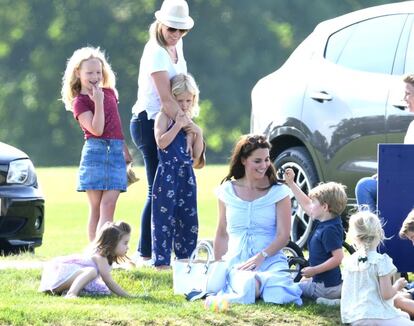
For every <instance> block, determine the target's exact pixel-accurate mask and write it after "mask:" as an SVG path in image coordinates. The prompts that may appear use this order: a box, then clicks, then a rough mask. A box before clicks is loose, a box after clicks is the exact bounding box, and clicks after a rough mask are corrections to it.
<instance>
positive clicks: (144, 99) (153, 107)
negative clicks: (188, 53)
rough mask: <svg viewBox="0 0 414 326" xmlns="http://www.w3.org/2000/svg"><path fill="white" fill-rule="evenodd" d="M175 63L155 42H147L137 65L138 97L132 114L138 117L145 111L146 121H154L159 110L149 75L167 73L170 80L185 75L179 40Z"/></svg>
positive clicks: (181, 45)
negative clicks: (159, 72)
mask: <svg viewBox="0 0 414 326" xmlns="http://www.w3.org/2000/svg"><path fill="white" fill-rule="evenodd" d="M176 50H177V57H178V61H177V63H173V62H172V60H171V58H170V56H169V55H168V52H167V50H166V49H164V48H163V47H162V46H160V45H159V44H158V43H157V41H156V40H152V39H151V40H149V41H148V42H147V44H146V45H145V48H144V51H143V53H142V57H141V61H140V64H139V74H138V96H137V101H136V103H135V104H134V106H133V107H132V113H133V114H135V115H138V114H139V113H140V112H142V111H144V110H146V111H147V114H148V119H154V118H155V116H156V115H157V113H158V112H160V110H161V100H160V97H159V95H158V92H157V89H156V87H155V84H154V81H153V79H152V77H151V74H152V73H154V72H157V71H166V72H168V77H169V78H170V79H171V78H173V77H174V76H176V75H178V74H181V73H183V74H186V73H187V62H186V61H185V59H184V54H183V41H182V39H180V40H179V41H178V43H177V45H176Z"/></svg>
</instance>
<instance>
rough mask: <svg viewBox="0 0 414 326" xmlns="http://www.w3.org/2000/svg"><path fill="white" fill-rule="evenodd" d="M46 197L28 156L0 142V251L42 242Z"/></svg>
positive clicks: (33, 245)
mask: <svg viewBox="0 0 414 326" xmlns="http://www.w3.org/2000/svg"><path fill="white" fill-rule="evenodd" d="M43 232H44V198H43V195H42V192H41V191H40V189H39V186H38V183H37V177H36V172H35V169H34V166H33V163H32V161H31V160H30V159H29V157H28V156H27V155H26V154H25V153H24V152H22V151H21V150H18V149H17V148H15V147H12V146H10V145H7V144H5V143H2V142H0V253H1V254H7V253H10V252H13V253H14V252H18V251H21V250H28V251H33V250H34V248H35V247H38V246H40V245H41V244H42V238H43Z"/></svg>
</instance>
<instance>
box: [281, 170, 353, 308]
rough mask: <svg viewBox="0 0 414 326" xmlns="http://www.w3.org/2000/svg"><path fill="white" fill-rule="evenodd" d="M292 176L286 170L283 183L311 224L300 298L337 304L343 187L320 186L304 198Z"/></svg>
mask: <svg viewBox="0 0 414 326" xmlns="http://www.w3.org/2000/svg"><path fill="white" fill-rule="evenodd" d="M294 178H295V173H294V172H293V170H292V169H290V168H287V169H286V171H285V181H286V184H287V185H288V186H289V188H290V189H291V190H292V192H293V193H294V195H295V197H296V199H297V200H298V202H299V204H300V206H302V208H303V209H304V211H305V212H306V214H307V215H309V216H310V217H311V218H312V220H313V221H314V223H315V226H314V228H313V231H312V233H311V234H310V235H309V238H308V243H307V245H308V250H309V267H305V268H303V269H302V276H303V278H302V280H301V282H300V287H301V288H302V292H303V293H302V295H303V296H304V297H308V298H311V299H314V300H316V302H317V303H323V304H330V305H332V304H339V302H340V300H338V299H340V297H341V288H342V276H341V270H340V268H339V265H340V264H341V261H342V258H343V256H344V253H343V250H342V242H343V236H344V229H343V227H342V221H341V217H340V214H341V213H342V212H343V211H344V209H345V207H346V203H347V200H348V198H347V196H346V192H345V186H344V185H342V184H339V183H336V182H328V183H324V184H320V185H318V186H317V187H315V188H313V189H312V190H311V191H310V192H309V196H307V195H306V194H305V193H304V192H303V191H302V190H301V189H300V188H299V187H298V186H297V185H296V183H295V182H294Z"/></svg>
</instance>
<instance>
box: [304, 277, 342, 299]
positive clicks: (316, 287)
mask: <svg viewBox="0 0 414 326" xmlns="http://www.w3.org/2000/svg"><path fill="white" fill-rule="evenodd" d="M299 287H300V288H301V290H302V296H304V297H306V298H311V299H314V300H316V299H317V298H327V299H340V298H341V289H342V283H341V284H339V285H336V286H329V287H325V285H324V284H323V283H316V282H312V280H309V281H302V282H299Z"/></svg>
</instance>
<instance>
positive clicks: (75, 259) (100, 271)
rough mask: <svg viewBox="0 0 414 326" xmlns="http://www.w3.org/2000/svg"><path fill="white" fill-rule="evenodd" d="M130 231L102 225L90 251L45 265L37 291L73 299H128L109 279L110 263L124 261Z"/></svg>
mask: <svg viewBox="0 0 414 326" xmlns="http://www.w3.org/2000/svg"><path fill="white" fill-rule="evenodd" d="M130 236H131V227H130V226H129V224H127V223H125V222H117V223H114V222H106V223H105V224H104V225H103V226H102V228H101V229H100V230H99V233H98V236H97V237H96V239H95V241H94V242H93V243H92V250H91V251H89V250H88V251H89V252H88V251H87V252H88V253H86V254H84V255H71V256H63V257H57V258H55V259H53V260H52V261H50V262H48V263H47V264H46V265H45V267H44V269H43V274H42V280H41V282H40V287H39V291H40V292H47V293H50V294H58V295H62V294H65V293H66V295H65V297H66V298H76V297H78V296H79V294H80V293H81V292H83V293H86V294H90V295H108V294H111V292H113V293H115V294H117V295H119V296H121V297H129V294H128V293H127V292H125V291H124V290H123V289H122V288H121V287H120V286H119V285H118V284H117V283H116V282H115V281H114V280H113V278H112V276H111V266H112V263H113V262H115V263H119V262H122V261H125V260H126V259H127V257H126V253H127V251H128V242H129V238H130Z"/></svg>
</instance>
